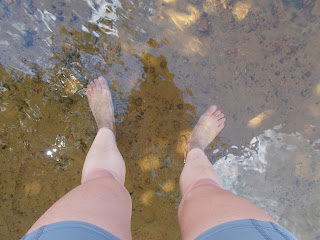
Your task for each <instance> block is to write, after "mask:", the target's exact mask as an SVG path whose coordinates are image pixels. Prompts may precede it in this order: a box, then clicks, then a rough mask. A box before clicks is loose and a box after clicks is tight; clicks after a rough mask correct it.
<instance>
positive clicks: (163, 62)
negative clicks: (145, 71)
mask: <svg viewBox="0 0 320 240" xmlns="http://www.w3.org/2000/svg"><path fill="white" fill-rule="evenodd" d="M160 67H162V68H166V67H167V61H166V60H163V61H161V63H160Z"/></svg>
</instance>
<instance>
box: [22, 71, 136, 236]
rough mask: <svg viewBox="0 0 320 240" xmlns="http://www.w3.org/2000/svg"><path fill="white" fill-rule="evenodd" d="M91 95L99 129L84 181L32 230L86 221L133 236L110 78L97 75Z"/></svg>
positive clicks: (90, 102)
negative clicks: (109, 86)
mask: <svg viewBox="0 0 320 240" xmlns="http://www.w3.org/2000/svg"><path fill="white" fill-rule="evenodd" d="M87 97H88V100H89V105H90V108H91V110H92V112H93V115H94V117H95V120H96V122H97V125H98V129H99V130H98V134H97V136H96V138H95V140H94V142H93V144H92V146H91V148H90V150H89V153H88V155H87V157H86V160H85V163H84V167H83V171H82V179H81V185H80V186H78V187H76V188H75V189H73V190H72V191H70V192H69V193H67V194H66V195H65V196H64V197H62V198H61V199H60V200H59V201H58V202H56V203H55V204H54V205H53V206H52V207H50V208H49V209H48V210H47V211H46V212H45V213H44V214H43V215H42V216H41V217H40V218H39V220H38V221H37V222H36V223H35V224H34V225H33V226H32V227H31V229H30V230H29V231H28V233H30V232H32V231H34V230H36V229H38V228H39V227H41V226H44V225H47V224H50V223H55V222H60V221H82V222H87V223H91V224H94V225H96V226H98V227H101V228H103V229H105V230H107V231H108V232H110V233H111V234H113V235H115V236H117V237H118V238H120V239H131V229H130V228H131V227H130V221H131V209H132V202H131V198H130V195H129V193H128V191H127V190H126V189H125V187H124V181H125V172H126V171H125V163H124V160H123V158H122V156H121V154H120V152H119V150H118V148H117V144H116V140H115V136H114V131H115V130H114V126H113V122H114V121H113V120H114V119H113V118H114V117H113V106H112V100H111V94H110V91H109V88H108V86H107V81H106V80H105V79H104V78H103V77H99V78H98V79H95V80H94V82H92V83H91V84H90V85H88V91H87Z"/></svg>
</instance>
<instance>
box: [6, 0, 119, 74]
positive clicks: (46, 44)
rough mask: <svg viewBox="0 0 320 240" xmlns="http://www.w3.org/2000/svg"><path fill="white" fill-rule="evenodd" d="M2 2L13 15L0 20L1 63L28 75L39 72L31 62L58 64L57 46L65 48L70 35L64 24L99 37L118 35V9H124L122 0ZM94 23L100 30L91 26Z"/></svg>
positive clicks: (44, 64)
mask: <svg viewBox="0 0 320 240" xmlns="http://www.w3.org/2000/svg"><path fill="white" fill-rule="evenodd" d="M2 4H4V5H6V7H7V9H8V11H9V12H10V14H6V15H5V17H2V18H1V21H0V29H1V33H0V39H1V41H0V53H1V54H0V63H1V64H2V65H4V66H10V67H12V68H15V69H18V70H20V71H22V72H25V73H27V74H32V75H33V74H35V72H34V71H35V70H33V69H31V67H30V66H31V65H33V66H36V65H37V66H41V67H45V68H52V67H54V65H55V64H56V63H54V62H53V61H52V57H53V56H54V54H55V51H56V50H57V49H61V46H62V42H63V41H64V38H65V37H66V36H64V34H61V28H62V27H66V28H67V29H70V27H71V29H72V30H75V31H79V32H81V31H83V32H86V33H90V34H91V35H92V36H94V37H97V38H99V37H100V36H101V33H104V34H107V35H113V36H115V37H118V29H117V26H116V21H118V19H119V18H118V12H117V11H118V10H119V9H122V5H121V3H120V1H119V0H112V1H111V0H110V1H106V0H95V1H93V0H83V1H75V0H70V1H67V2H59V3H56V2H52V3H51V2H50V1H41V2H34V3H33V2H32V1H31V2H28V3H26V2H24V3H19V2H14V3H2ZM0 15H1V11H0ZM73 19H75V20H73ZM90 24H91V25H96V26H98V28H99V29H98V30H93V29H90V27H88V25H90ZM30 63H31V64H30Z"/></svg>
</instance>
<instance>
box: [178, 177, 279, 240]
mask: <svg viewBox="0 0 320 240" xmlns="http://www.w3.org/2000/svg"><path fill="white" fill-rule="evenodd" d="M178 218H179V224H180V228H181V233H182V238H183V239H184V240H187V239H194V238H196V237H197V236H199V235H200V234H201V233H203V232H204V231H206V230H208V229H210V228H212V227H215V226H218V225H220V224H222V223H226V222H230V221H234V220H241V219H257V220H262V221H270V222H274V223H275V221H274V220H273V219H272V218H271V217H270V216H268V215H267V214H266V213H265V212H264V211H263V210H261V209H260V208H258V207H257V206H255V205H254V204H252V203H251V202H249V201H247V200H245V199H243V198H240V197H239V196H237V195H235V194H233V193H231V192H228V191H226V190H223V189H222V188H220V187H219V185H218V184H216V183H215V182H214V181H213V180H211V179H202V180H199V181H197V182H196V183H195V184H194V185H193V186H192V187H191V188H190V189H189V190H188V192H187V193H186V194H185V195H184V197H183V199H182V201H181V204H180V206H179V212H178Z"/></svg>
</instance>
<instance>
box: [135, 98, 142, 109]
mask: <svg viewBox="0 0 320 240" xmlns="http://www.w3.org/2000/svg"><path fill="white" fill-rule="evenodd" d="M134 104H135V105H136V106H138V107H140V106H141V105H142V98H137V99H135V100H134Z"/></svg>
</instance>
